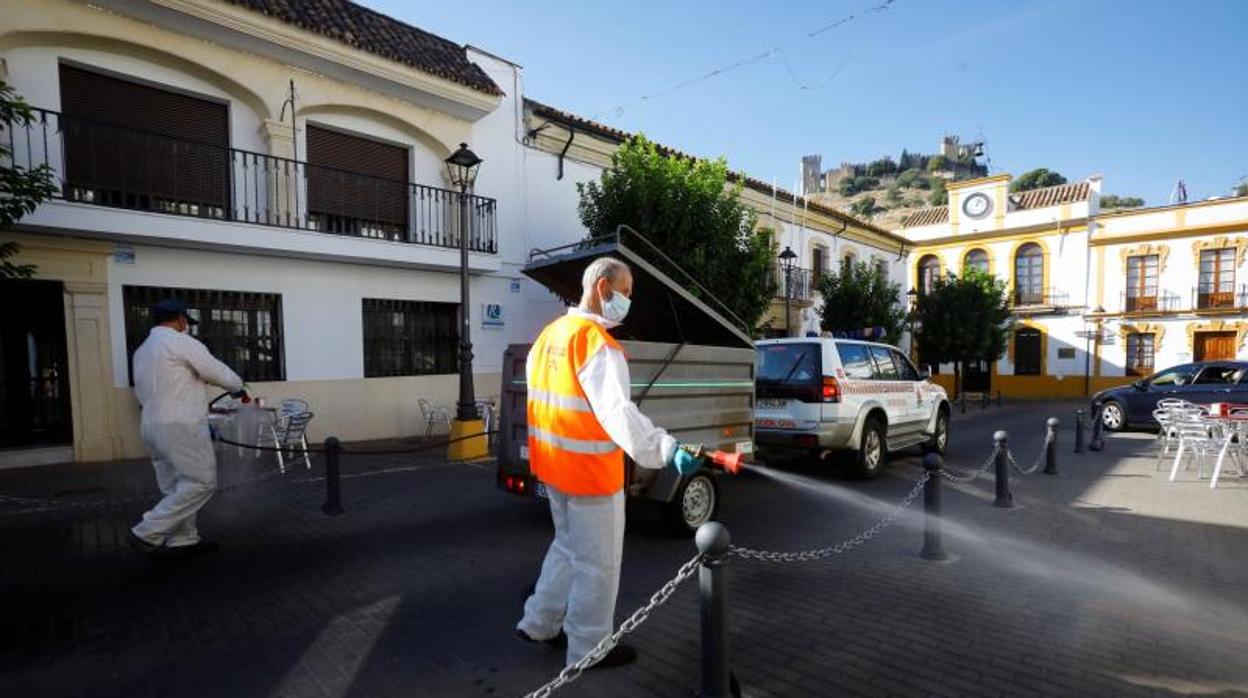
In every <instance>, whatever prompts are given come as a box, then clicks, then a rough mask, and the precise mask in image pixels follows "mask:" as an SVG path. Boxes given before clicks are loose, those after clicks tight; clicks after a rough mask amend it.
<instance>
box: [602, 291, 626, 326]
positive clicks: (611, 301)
mask: <svg viewBox="0 0 1248 698" xmlns="http://www.w3.org/2000/svg"><path fill="white" fill-rule="evenodd" d="M632 303H633V301H632V300H631V299H630V298H629V297H628V296H625V295H624V294H623V293H620V292H619V291H612V292H611V297H610V298H608V299H607V300H604V301H603V302H602V316H603V317H604V318H606V319H608V320H610V321H611V322H624V317H625V316H626V315H628V306H630V305H632Z"/></svg>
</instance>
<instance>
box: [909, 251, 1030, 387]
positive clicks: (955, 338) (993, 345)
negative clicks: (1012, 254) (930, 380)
mask: <svg viewBox="0 0 1248 698" xmlns="http://www.w3.org/2000/svg"><path fill="white" fill-rule="evenodd" d="M912 319H913V321H914V326H915V330H914V342H915V346H916V347H917V348H918V354H919V357H920V358H921V360H922V361H923V362H924V363H929V364H941V363H952V364H955V372H956V374H957V387H958V392H959V394H960V393H961V392H962V382H961V379H962V375H963V374H964V373H965V371H964V370H963V369H964V367H965V364H966V363H967V362H969V361H996V360H997V359H999V358H1001V355H1002V354H1004V353H1005V349H1006V347H1007V346H1009V344H1008V342H1009V336H1010V330H1011V328H1012V327H1013V316H1012V314H1011V313H1010V304H1009V295H1008V293H1007V291H1006V286H1005V282H1004V281H1002V280H1000V279H997V278H996V277H994V276H992V275H991V274H987V273H985V272H982V271H978V270H976V269H967V270H966V271H964V272H963V274H962V276H961V277H957V276H954V275H953V274H946V275H945V276H943V277H937V278H936V279H934V280H933V283H932V288H931V290H929V291H928V292H927V293H925V294H922V295H920V296H919V297H918V299H917V302H916V305H915V309H914V317H913V318H912Z"/></svg>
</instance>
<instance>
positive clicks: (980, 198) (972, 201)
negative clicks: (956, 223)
mask: <svg viewBox="0 0 1248 698" xmlns="http://www.w3.org/2000/svg"><path fill="white" fill-rule="evenodd" d="M962 212H963V213H965V214H966V215H968V216H970V217H971V218H983V217H984V216H986V215H988V214H989V213H992V199H989V198H988V195H987V194H985V193H983V192H975V193H974V194H971V195H970V196H968V197H966V200H965V201H963V202H962Z"/></svg>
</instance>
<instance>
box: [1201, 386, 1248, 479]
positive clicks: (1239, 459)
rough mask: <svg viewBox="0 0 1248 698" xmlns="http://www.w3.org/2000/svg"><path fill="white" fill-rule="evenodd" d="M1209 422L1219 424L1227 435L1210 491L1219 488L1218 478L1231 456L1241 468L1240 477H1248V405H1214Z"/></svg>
mask: <svg viewBox="0 0 1248 698" xmlns="http://www.w3.org/2000/svg"><path fill="white" fill-rule="evenodd" d="M1208 419H1209V421H1212V422H1217V423H1218V424H1219V425H1221V427H1222V431H1223V433H1224V434H1225V441H1223V443H1222V448H1221V449H1219V451H1218V460H1217V464H1216V465H1214V468H1213V477H1212V478H1210V480H1209V487H1210V489H1213V488H1216V487H1217V486H1218V477H1219V476H1220V475H1221V473H1222V468H1223V467H1224V466H1225V465H1226V461H1227V459H1228V458H1230V457H1231V456H1234V457H1235V462H1236V464H1237V465H1238V467H1239V477H1245V476H1248V405H1239V404H1229V403H1214V404H1212V405H1210V406H1209V417H1208Z"/></svg>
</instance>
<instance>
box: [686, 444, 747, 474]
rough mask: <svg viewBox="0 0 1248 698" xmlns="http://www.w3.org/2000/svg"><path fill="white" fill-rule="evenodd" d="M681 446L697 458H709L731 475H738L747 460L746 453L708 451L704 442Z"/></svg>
mask: <svg viewBox="0 0 1248 698" xmlns="http://www.w3.org/2000/svg"><path fill="white" fill-rule="evenodd" d="M681 448H683V449H685V450H686V451H688V452H689V453H690V454H691V455H693V457H695V458H707V459H709V460H710V461H711V463H712V464H713V465H716V466H718V467H719V468H720V469H721V470H723V471H724V472H726V473H728V474H729V475H736V474H738V473H740V472H741V466H742V464H743V463H744V461H745V454H744V453H727V452H725V451H707V450H706V449H705V448H703V447H702V444H698V445H696V446H694V445H690V444H684V445H682V446H681Z"/></svg>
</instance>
